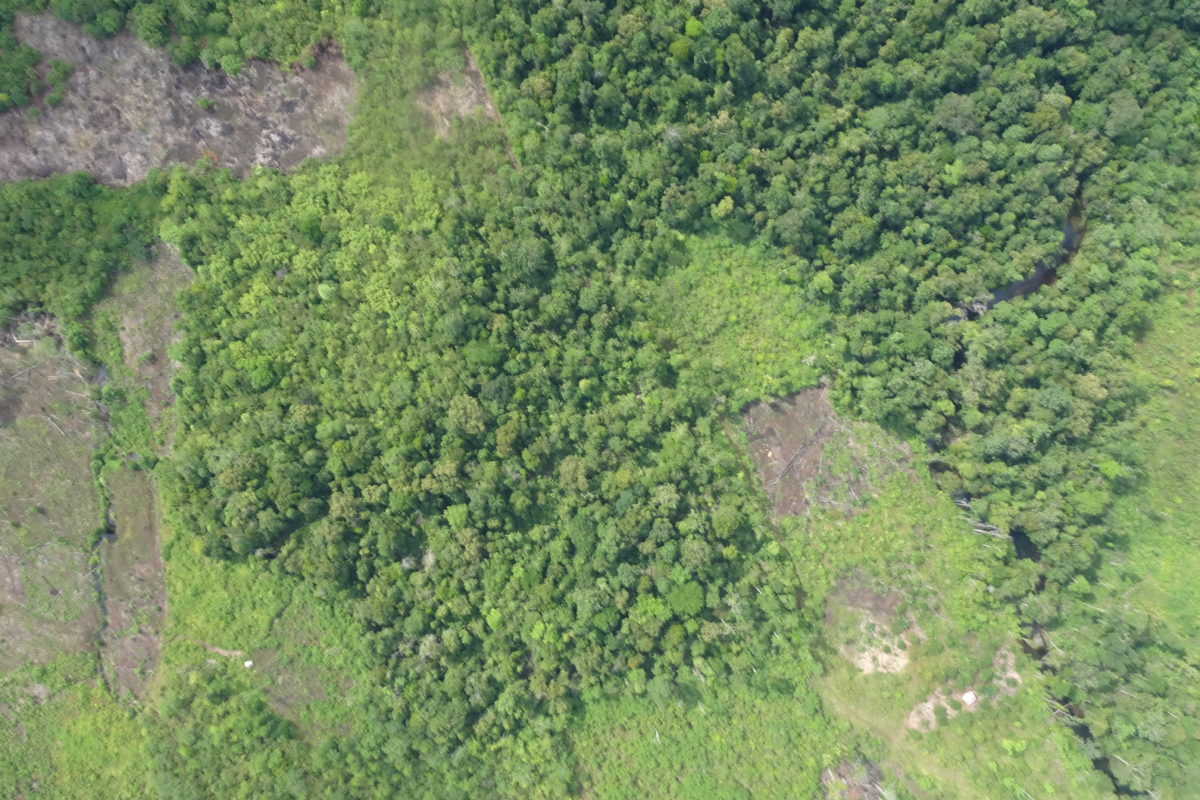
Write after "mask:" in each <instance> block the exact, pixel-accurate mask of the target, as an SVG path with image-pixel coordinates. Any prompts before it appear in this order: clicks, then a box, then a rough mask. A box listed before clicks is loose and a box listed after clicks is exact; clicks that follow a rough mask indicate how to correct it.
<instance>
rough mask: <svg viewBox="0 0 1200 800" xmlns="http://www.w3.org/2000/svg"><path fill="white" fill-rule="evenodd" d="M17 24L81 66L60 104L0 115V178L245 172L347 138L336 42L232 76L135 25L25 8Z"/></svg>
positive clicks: (350, 91) (342, 67) (115, 181)
mask: <svg viewBox="0 0 1200 800" xmlns="http://www.w3.org/2000/svg"><path fill="white" fill-rule="evenodd" d="M16 32H17V37H18V38H19V39H20V40H21V41H22V42H24V43H26V44H28V45H30V46H31V47H34V48H36V49H37V50H39V51H41V53H42V54H43V56H44V57H45V58H47V59H49V58H60V59H62V60H64V61H67V62H69V63H71V64H72V65H74V67H75V71H74V73H73V74H72V75H71V77H70V78H69V79H68V81H67V88H66V92H65V95H64V97H63V99H62V101H61V102H60V103H58V104H57V105H55V106H40V107H38V109H37V111H33V110H31V109H24V110H17V109H13V110H10V111H7V112H5V113H3V114H0V180H9V181H11V180H22V179H29V178H44V177H48V176H50V175H54V174H58V173H64V172H75V171H79V170H84V171H87V172H90V173H92V174H93V175H95V176H96V178H97V180H99V181H101V182H102V183H107V184H111V185H117V186H125V185H128V184H130V183H134V182H136V181H138V180H141V179H142V178H143V177H145V175H146V173H147V172H148V171H149V170H150V168H151V167H156V166H166V165H168V164H191V163H194V162H195V161H197V160H198V159H200V158H208V159H211V160H212V161H214V162H215V163H217V164H219V165H221V166H227V167H229V168H231V169H232V170H233V171H234V172H235V173H237V174H238V175H244V174H246V173H247V172H248V171H249V169H250V167H252V166H254V165H262V166H268V167H279V168H281V169H289V168H292V167H295V166H297V165H298V164H300V163H301V162H302V161H304V160H305V159H306V158H320V157H322V156H327V155H331V154H334V153H337V152H338V151H340V150H341V149H342V147H344V145H345V143H346V124H347V121H348V119H349V115H350V107H351V104H352V103H353V101H354V96H355V92H354V74H353V72H352V71H351V70H350V68H349V66H347V64H346V63H345V61H344V60H343V59H342V58H341V56H340V55H338V54H337V53H336V52H334V51H332V50H325V51H322V52H321V53H319V54H317V56H316V65H315V66H314V67H313V68H312V69H296V70H292V71H287V72H285V71H283V70H281V69H280V68H279V67H277V66H275V65H272V64H268V63H266V62H262V61H254V62H250V63H249V64H247V65H246V67H245V69H244V70H243V71H242V72H241V74H240V75H237V76H230V75H227V74H226V73H224V72H221V71H219V70H210V69H205V68H204V67H202V66H199V65H191V66H188V67H182V68H181V67H177V66H175V65H174V64H172V63H171V61H170V59H169V58H168V57H167V54H166V53H165V52H164V51H160V50H154V49H152V48H150V47H149V46H147V45H146V44H144V43H142V42H141V41H139V40H138V39H137V38H136V37H134V36H133V35H132V34H130V33H122V34H120V35H118V36H116V37H114V38H112V39H106V40H98V39H93V38H92V37H90V36H88V35H87V34H85V33H84V32H83V31H82V29H80V28H79V27H78V26H76V25H72V24H70V23H68V22H63V21H62V20H60V19H58V18H57V17H54V16H52V15H49V14H39V15H31V14H19V15H18V16H17V19H16ZM208 104H211V105H210V107H209V108H207V109H205V108H202V107H201V105H208Z"/></svg>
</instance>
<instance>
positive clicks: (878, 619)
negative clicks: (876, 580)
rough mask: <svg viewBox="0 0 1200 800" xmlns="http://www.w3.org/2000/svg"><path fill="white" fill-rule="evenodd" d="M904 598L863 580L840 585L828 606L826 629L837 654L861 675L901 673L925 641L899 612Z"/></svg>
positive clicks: (852, 579) (830, 596) (910, 622)
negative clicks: (919, 644) (913, 653)
mask: <svg viewBox="0 0 1200 800" xmlns="http://www.w3.org/2000/svg"><path fill="white" fill-rule="evenodd" d="M901 600H902V598H901V596H900V594H899V593H897V592H894V591H883V592H881V591H877V590H875V589H873V588H871V586H870V585H868V583H867V581H866V580H865V579H864V578H863V577H861V576H854V577H851V578H846V579H844V580H842V581H839V582H838V584H837V586H835V587H834V590H833V591H832V592H831V593H830V595H829V598H828V600H827V601H826V605H825V627H826V630H827V631H828V632H829V636H830V639H831V640H832V641H833V643H834V646H835V647H836V648H837V650H838V652H839V653H840V654H841V655H842V657H843V658H845V659H846V660H847V661H849V662H850V663H851V664H853V665H854V666H855V667H856V668H857V669H858V670H859V671H860V672H862V673H864V674H868V675H869V674H871V673H875V672H887V673H893V674H895V673H898V672H903V671H904V668H905V667H907V666H908V661H909V649H910V648H911V647H912V646H913V645H914V644H916V643H917V642H918V641H920V640H922V639H923V638H924V633H923V632H922V631H921V629H920V627H918V626H917V625H916V624H915V623H914V622H913V621H912V620H911V619H909V618H907V617H902V616H901V615H900V613H899V611H898V608H899V606H900V603H901Z"/></svg>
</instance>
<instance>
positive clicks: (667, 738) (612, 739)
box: [571, 652, 853, 800]
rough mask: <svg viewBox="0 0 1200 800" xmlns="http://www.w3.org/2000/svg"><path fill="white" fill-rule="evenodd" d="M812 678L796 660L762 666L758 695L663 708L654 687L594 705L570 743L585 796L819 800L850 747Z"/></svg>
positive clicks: (670, 700) (801, 658) (740, 692)
mask: <svg viewBox="0 0 1200 800" xmlns="http://www.w3.org/2000/svg"><path fill="white" fill-rule="evenodd" d="M814 669H815V665H814V664H813V663H812V662H811V661H810V660H809V659H808V658H807V656H805V654H804V653H803V652H798V653H796V654H795V655H794V656H793V657H790V658H787V657H783V658H779V659H776V660H773V661H772V662H770V663H769V664H763V665H762V668H761V669H760V670H759V671H758V674H757V675H754V676H753V677H754V678H755V683H754V684H752V685H751V684H747V683H743V682H741V681H737V682H734V683H732V684H731V683H727V682H722V683H721V684H720V685H719V686H714V687H707V688H705V689H702V690H701V691H699V692H698V693H697V694H695V695H693V696H690V697H688V698H687V699H685V700H680V699H678V698H676V697H674V696H673V695H672V694H671V693H670V692H666V693H663V694H661V695H660V696H659V697H657V698H656V697H655V696H654V695H655V690H656V688H657V687H653V686H652V687H647V689H646V692H645V694H639V695H636V696H633V697H620V698H612V699H604V698H595V699H589V701H588V702H587V703H586V706H585V710H584V712H583V714H582V715H581V717H580V720H579V722H578V723H577V724H576V726H575V727H574V729H573V730H572V733H571V741H572V743H573V747H574V750H575V757H576V758H577V759H578V761H579V764H580V774H579V782H580V785H581V786H582V788H583V791H584V793H585V795H591V796H595V797H605V798H613V800H635V799H636V798H644V797H662V798H680V799H681V800H702V799H704V798H712V800H725V799H726V798H729V799H730V800H732V798H742V797H746V796H752V797H819V796H820V795H821V788H820V787H821V782H820V775H821V771H822V769H823V768H824V767H825V766H827V765H828V764H830V763H833V762H836V761H837V760H839V759H842V758H849V757H850V756H851V753H852V752H853V747H852V744H851V737H850V736H848V733H847V731H845V730H844V729H842V728H841V727H839V726H830V725H829V723H828V722H826V721H825V719H824V718H823V716H822V712H821V707H820V705H819V703H818V700H817V697H816V695H815V693H814V690H813V689H812V688H810V687H809V686H807V684H806V681H805V680H804V676H807V675H809V674H812V672H813V671H814ZM747 677H751V676H747ZM660 691H661V690H660Z"/></svg>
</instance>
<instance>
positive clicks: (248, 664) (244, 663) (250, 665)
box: [242, 661, 254, 669]
mask: <svg viewBox="0 0 1200 800" xmlns="http://www.w3.org/2000/svg"><path fill="white" fill-rule="evenodd" d="M242 666H243V667H245V668H246V669H250V668H251V667H253V666H254V662H253V661H243V662H242Z"/></svg>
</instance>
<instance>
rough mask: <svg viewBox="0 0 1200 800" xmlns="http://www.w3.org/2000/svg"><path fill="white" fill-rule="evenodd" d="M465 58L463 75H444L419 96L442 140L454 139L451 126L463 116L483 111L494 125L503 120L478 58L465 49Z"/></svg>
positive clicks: (420, 102) (418, 100) (421, 105)
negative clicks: (478, 63)
mask: <svg viewBox="0 0 1200 800" xmlns="http://www.w3.org/2000/svg"><path fill="white" fill-rule="evenodd" d="M463 58H464V60H465V61H466V67H465V69H464V70H463V72H462V73H461V74H460V73H458V72H455V71H449V72H444V73H442V74H441V75H439V76H438V79H437V80H436V81H434V82H433V85H432V86H429V87H428V88H427V89H425V90H424V91H423V92H421V93H420V94H419V95H418V96H417V106H418V107H419V108H420V109H421V112H422V113H423V114H424V115H425V119H427V120H428V121H429V125H430V127H432V128H433V132H434V134H435V135H436V136H438V138H441V139H448V138H449V137H450V130H451V125H452V124H453V123H454V120H455V119H456V118H459V117H470V116H472V115H474V114H476V113H480V112H482V113H483V115H484V116H485V117H487V118H488V119H490V120H491V121H493V122H496V123H499V122H500V121H501V120H500V113H499V112H498V111H497V110H496V105H495V103H493V102H492V98H491V97H490V96H489V95H488V91H487V86H486V85H485V84H484V82H483V73H482V72H480V71H479V67H478V66H477V65H476V64H475V57H474V56H473V55H471V51H470V50H467V49H464V50H463Z"/></svg>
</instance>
